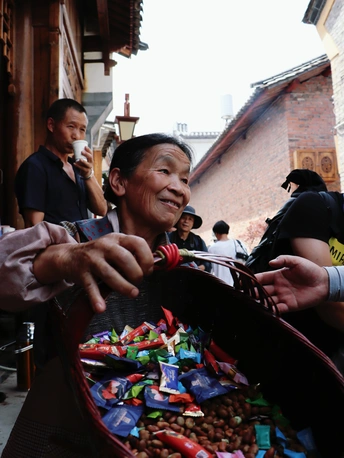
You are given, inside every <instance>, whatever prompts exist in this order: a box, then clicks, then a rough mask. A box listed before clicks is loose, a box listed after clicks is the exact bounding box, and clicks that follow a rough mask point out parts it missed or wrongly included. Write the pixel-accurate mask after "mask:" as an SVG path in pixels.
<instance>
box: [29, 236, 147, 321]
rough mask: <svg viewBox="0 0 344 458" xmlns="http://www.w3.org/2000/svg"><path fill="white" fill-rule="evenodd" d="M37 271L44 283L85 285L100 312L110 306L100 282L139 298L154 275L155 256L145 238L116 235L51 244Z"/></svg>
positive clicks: (35, 267)
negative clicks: (141, 287)
mask: <svg viewBox="0 0 344 458" xmlns="http://www.w3.org/2000/svg"><path fill="white" fill-rule="evenodd" d="M33 269H34V274H35V276H36V278H37V280H38V281H39V282H40V283H42V284H50V283H54V282H57V281H60V280H62V279H64V280H67V281H69V282H72V283H75V284H76V285H79V286H82V287H83V288H84V289H85V291H86V293H87V294H88V296H89V299H90V303H91V305H92V308H93V310H94V311H95V312H96V313H100V312H103V311H104V310H105V308H106V305H105V301H104V299H103V298H102V296H101V294H100V292H99V288H98V285H97V282H98V281H99V280H102V281H103V282H104V283H106V284H107V285H108V286H109V287H110V288H111V289H112V290H114V291H117V292H119V293H121V294H123V295H125V296H128V297H136V296H137V295H138V293H139V290H138V288H137V287H136V285H138V284H139V283H140V282H141V280H142V279H143V277H144V276H146V275H150V274H151V273H152V272H153V254H152V252H151V250H150V248H149V246H148V244H147V242H146V241H145V240H144V239H142V238H141V237H136V236H133V235H124V234H115V233H113V234H108V235H105V236H103V237H100V238H99V239H97V240H93V241H90V242H87V243H81V244H69V243H66V244H61V245H51V246H49V247H48V248H47V249H46V250H44V251H43V252H42V253H40V254H39V255H38V256H37V257H36V259H35V261H34V265H33Z"/></svg>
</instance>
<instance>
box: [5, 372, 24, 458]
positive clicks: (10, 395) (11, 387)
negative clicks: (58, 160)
mask: <svg viewBox="0 0 344 458" xmlns="http://www.w3.org/2000/svg"><path fill="white" fill-rule="evenodd" d="M26 394H27V393H26V392H25V391H18V390H17V374H16V372H8V371H3V370H1V369H0V456H1V454H2V451H3V449H4V447H5V445H6V442H7V439H8V437H9V435H10V433H11V430H12V427H13V425H14V423H15V421H16V418H17V416H18V414H19V411H20V409H21V407H22V405H23V402H24V401H25V398H26Z"/></svg>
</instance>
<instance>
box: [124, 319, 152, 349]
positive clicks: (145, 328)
mask: <svg viewBox="0 0 344 458" xmlns="http://www.w3.org/2000/svg"><path fill="white" fill-rule="evenodd" d="M154 327H155V326H154V325H153V324H150V323H148V322H147V321H144V322H143V323H142V324H141V325H140V326H138V327H137V328H135V329H133V330H132V331H130V332H129V333H128V334H126V335H125V336H124V337H122V339H121V340H120V343H121V344H122V345H126V344H128V343H130V342H132V341H133V340H134V339H135V337H139V336H144V335H145V334H147V332H149V331H150V330H152V329H154Z"/></svg>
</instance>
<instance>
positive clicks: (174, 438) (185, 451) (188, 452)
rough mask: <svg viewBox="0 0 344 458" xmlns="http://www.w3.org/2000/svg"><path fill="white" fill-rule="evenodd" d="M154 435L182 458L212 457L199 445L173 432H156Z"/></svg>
mask: <svg viewBox="0 0 344 458" xmlns="http://www.w3.org/2000/svg"><path fill="white" fill-rule="evenodd" d="M154 435H155V436H156V437H157V438H158V439H159V440H161V441H162V442H165V444H167V445H170V446H171V448H173V449H174V450H176V451H177V452H180V453H181V454H182V456H183V457H184V458H198V457H200V458H212V456H213V455H211V454H210V452H208V451H207V450H206V449H205V448H203V447H202V446H201V445H199V444H196V442H193V441H192V440H190V439H188V438H187V437H186V436H183V435H182V434H178V433H176V432H174V431H168V430H163V431H157V432H156V433H154Z"/></svg>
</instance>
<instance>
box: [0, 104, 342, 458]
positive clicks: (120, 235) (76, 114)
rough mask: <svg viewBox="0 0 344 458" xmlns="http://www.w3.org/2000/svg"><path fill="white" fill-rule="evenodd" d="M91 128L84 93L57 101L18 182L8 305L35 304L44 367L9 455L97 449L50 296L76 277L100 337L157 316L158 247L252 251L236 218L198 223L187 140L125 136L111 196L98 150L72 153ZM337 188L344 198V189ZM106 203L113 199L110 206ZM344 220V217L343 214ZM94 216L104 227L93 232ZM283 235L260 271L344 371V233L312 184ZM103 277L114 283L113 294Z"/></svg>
mask: <svg viewBox="0 0 344 458" xmlns="http://www.w3.org/2000/svg"><path fill="white" fill-rule="evenodd" d="M86 129H87V113H86V111H85V110H84V108H83V107H82V106H81V105H79V104H78V103H77V102H75V101H73V100H70V99H61V100H58V101H56V102H55V103H54V104H53V105H52V107H51V108H50V109H49V111H48V116H47V139H46V143H45V145H44V146H41V147H40V148H39V150H38V151H37V152H35V153H34V154H32V155H31V156H30V157H29V158H28V159H27V160H26V161H24V163H23V164H22V165H21V167H20V168H19V170H18V175H17V179H16V190H15V191H16V195H17V199H18V204H19V209H20V212H21V214H22V216H23V219H24V222H25V227H26V229H22V230H17V231H15V232H13V233H11V234H8V235H6V236H4V237H2V238H1V239H0V279H1V284H2V287H1V288H0V299H1V304H3V305H2V306H1V307H2V308H3V309H4V310H7V311H9V312H19V311H22V310H28V309H30V308H35V310H36V313H35V317H36V323H35V324H36V327H35V344H34V349H35V364H36V367H37V373H36V376H35V380H34V383H33V386H32V387H31V389H30V391H29V393H28V395H27V398H26V400H25V403H24V406H23V409H22V410H21V412H20V415H19V416H18V419H17V422H16V424H15V426H14V428H13V431H12V433H11V436H10V438H9V441H8V443H7V446H6V447H5V450H4V453H3V455H2V456H3V458H17V457H19V456H27V457H29V456H30V457H31V456H35V457H38V456H42V457H43V456H57V455H58V453H60V454H61V456H62V454H63V456H69V455H68V447H70V449H71V450H73V451H72V452H71V455H70V456H73V457H74V458H77V457H79V456H80V457H81V456H82V457H86V456H91V455H89V453H91V448H90V438H89V435H88V433H87V428H86V426H85V424H84V420H83V418H82V417H81V416H80V412H79V411H78V409H77V406H76V405H75V400H74V399H73V393H72V392H71V389H70V387H69V386H68V384H67V383H66V380H65V378H64V376H63V368H62V365H61V362H60V361H59V358H58V357H57V356H56V349H55V348H54V342H53V341H52V338H51V332H50V328H49V327H50V323H49V319H48V316H47V313H46V312H47V307H46V304H47V301H49V300H50V299H51V298H53V297H56V296H59V295H60V293H62V292H65V291H66V290H68V289H69V288H71V287H72V286H73V285H76V286H78V287H81V288H83V289H84V290H85V292H86V293H87V295H88V298H89V301H90V303H91V305H92V308H93V310H94V312H95V315H94V318H93V319H92V321H91V323H90V325H89V330H90V331H92V334H94V333H95V332H99V331H102V330H103V329H104V326H105V327H106V326H107V325H111V326H114V327H115V328H116V330H118V331H120V330H121V329H123V327H124V326H125V325H131V326H132V327H136V326H138V325H139V324H141V323H142V322H143V321H145V320H147V319H149V320H155V319H158V318H160V314H161V308H160V304H157V303H155V302H154V300H152V301H150V303H149V304H146V305H145V307H141V305H142V304H143V303H144V301H145V297H147V294H149V292H150V291H151V289H152V288H153V287H154V284H153V283H152V282H149V281H147V278H149V277H150V276H151V275H152V273H153V266H154V259H153V253H154V250H155V249H156V248H157V247H158V246H159V245H164V244H169V243H175V244H176V245H177V246H178V247H179V248H186V249H188V250H196V251H204V252H209V253H210V254H214V255H223V256H227V257H230V258H231V259H235V260H238V261H240V262H245V257H247V255H248V249H247V247H246V246H245V244H244V243H243V242H242V241H240V240H238V239H235V238H233V239H231V238H229V235H228V234H229V230H230V226H229V224H228V223H227V222H225V221H223V220H220V221H217V222H215V223H214V224H213V227H212V230H213V234H214V237H215V239H216V241H215V242H214V243H213V244H212V245H210V246H209V247H207V245H206V243H205V241H204V240H203V239H202V238H201V237H200V236H199V235H197V234H195V233H194V232H193V230H195V229H199V228H200V227H201V226H202V224H203V220H202V218H201V217H200V216H199V215H197V212H196V210H195V208H194V207H192V206H191V205H189V204H190V200H191V195H190V188H189V185H188V180H189V174H190V168H191V165H192V151H191V149H190V147H189V146H188V145H187V144H186V143H184V142H183V141H182V140H181V139H180V138H178V137H174V136H171V135H165V134H148V135H143V136H140V137H135V138H132V139H131V140H128V141H126V142H124V143H122V144H121V145H119V146H118V147H117V148H116V150H115V151H114V154H113V158H112V162H111V165H110V170H109V179H108V184H107V187H106V189H105V192H104V193H103V191H102V189H101V187H100V185H99V184H98V182H97V180H96V179H95V177H94V174H93V154H92V150H91V149H90V148H88V147H86V148H85V150H84V153H83V154H84V156H85V159H86V160H85V161H79V162H76V161H74V159H73V158H71V153H72V147H71V144H72V142H73V141H74V140H77V139H84V138H85V135H86ZM296 175H297V174H296ZM292 178H293V177H292ZM299 186H300V184H299ZM331 194H333V197H334V198H335V199H336V202H337V203H338V206H339V205H342V203H343V195H342V194H341V193H331ZM108 203H111V204H112V206H113V207H114V208H113V209H112V210H110V211H108V208H109V206H108ZM91 214H94V215H97V216H98V217H100V218H97V219H96V220H95V219H94V218H90V215H91ZM300 215H302V218H300ZM342 219H343V221H340V224H343V225H344V214H343V213H342ZM94 221H97V225H95V227H96V229H93V230H90V222H91V223H93V222H94ZM92 227H94V225H93V226H92ZM279 238H280V241H279V245H278V251H277V252H276V256H278V257H277V259H273V260H271V262H270V265H271V268H273V269H274V270H271V271H269V272H263V273H257V274H256V276H257V279H258V280H259V282H260V283H261V284H262V285H263V286H264V287H265V289H266V291H267V292H268V293H269V294H270V295H271V297H272V298H273V299H274V301H275V303H276V305H277V307H278V309H279V311H280V312H281V313H282V314H283V317H286V320H288V321H290V322H291V323H292V324H293V325H294V326H295V327H296V328H297V329H299V330H301V331H302V332H303V333H304V334H305V335H306V336H307V337H308V338H309V339H310V340H311V341H312V342H313V343H315V344H316V345H317V346H319V348H321V349H322V350H323V351H324V352H325V353H326V354H327V355H328V356H330V357H331V358H332V359H333V361H334V362H335V364H336V365H337V367H338V368H339V369H340V370H342V371H343V373H344V367H343V363H342V359H343V353H344V350H343V349H344V345H343V331H344V266H339V265H338V262H336V259H335V248H333V247H337V248H338V244H341V243H343V244H344V240H341V237H340V236H338V234H336V233H334V229H333V228H332V227H331V224H330V217H329V215H328V209H327V208H326V205H325V204H324V202H323V201H322V200H321V198H319V197H318V195H317V193H316V192H314V190H311V191H309V190H308V189H304V190H303V192H302V195H300V196H299V197H298V199H296V200H295V203H293V205H292V206H291V207H290V209H289V210H288V212H287V214H286V216H285V218H284V219H283V224H282V230H281V231H280V234H279ZM80 242H82V243H80ZM337 252H338V251H337ZM331 254H332V257H331ZM332 265H333V267H330V266H332ZM323 266H326V267H323ZM192 268H197V269H200V270H203V271H205V272H207V273H209V274H214V275H216V276H217V277H218V278H219V279H220V280H221V281H223V282H225V283H227V284H228V285H232V284H233V279H232V277H231V274H230V271H229V269H228V268H226V267H224V266H219V265H217V264H216V263H213V264H212V263H210V262H207V261H204V260H197V261H196V264H195V265H194V266H193V267H192ZM100 280H101V281H103V282H104V283H105V284H107V285H108V286H109V287H110V289H111V290H112V291H113V293H112V294H111V296H110V298H108V299H107V301H105V300H104V298H103V297H102V295H101V294H100V291H99V281H100ZM3 285H6V287H3ZM153 296H154V295H152V297H153ZM295 312H297V313H295ZM52 391H53V392H54V396H53V397H52V396H51V393H52ZM47 406H49V408H46V407H47ZM66 444H67V449H66V450H64V447H66ZM49 453H50V455H49Z"/></svg>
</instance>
